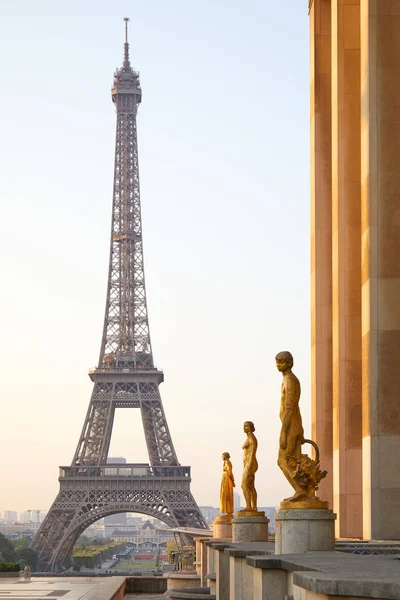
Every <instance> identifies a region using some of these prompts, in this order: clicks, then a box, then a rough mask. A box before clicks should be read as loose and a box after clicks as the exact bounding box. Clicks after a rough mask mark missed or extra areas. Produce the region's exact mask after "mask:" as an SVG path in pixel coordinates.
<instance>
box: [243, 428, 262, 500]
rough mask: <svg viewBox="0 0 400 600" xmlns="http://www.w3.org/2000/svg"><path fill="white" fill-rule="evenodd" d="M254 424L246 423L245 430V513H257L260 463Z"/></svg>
mask: <svg viewBox="0 0 400 600" xmlns="http://www.w3.org/2000/svg"><path fill="white" fill-rule="evenodd" d="M255 429H256V428H255V427H254V423H253V422H252V421H245V423H244V425H243V430H244V432H245V433H246V434H247V440H246V441H245V443H244V444H243V446H242V447H243V450H244V452H243V475H242V490H243V495H244V499H245V501H246V508H245V509H244V510H245V511H257V492H256V488H255V486H254V481H255V477H256V471H257V469H258V463H257V459H256V452H257V446H258V442H257V438H256V436H255V435H254V431H255Z"/></svg>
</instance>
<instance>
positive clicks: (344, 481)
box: [332, 0, 362, 538]
mask: <svg viewBox="0 0 400 600" xmlns="http://www.w3.org/2000/svg"><path fill="white" fill-rule="evenodd" d="M360 160H361V134H360V0H332V326H333V332H332V333H333V336H332V365H333V394H332V401H333V475H334V502H333V509H334V511H335V512H336V513H337V522H336V528H337V529H336V534H337V536H338V537H350V538H358V537H362V476H361V473H362V437H361V419H362V404H361V390H362V385H361V244H360V235H361V205H360V203H361V189H360V183H361V182H360V179H361V168H360Z"/></svg>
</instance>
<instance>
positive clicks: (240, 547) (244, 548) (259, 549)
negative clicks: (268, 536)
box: [224, 542, 275, 558]
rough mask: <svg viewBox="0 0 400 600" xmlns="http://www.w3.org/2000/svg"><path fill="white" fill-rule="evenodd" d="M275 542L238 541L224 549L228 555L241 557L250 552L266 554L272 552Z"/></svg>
mask: <svg viewBox="0 0 400 600" xmlns="http://www.w3.org/2000/svg"><path fill="white" fill-rule="evenodd" d="M274 552H275V544H274V543H273V542H238V543H236V544H232V545H231V546H229V547H228V548H225V549H224V553H225V554H227V555H228V556H239V557H241V558H243V557H246V556H250V555H252V554H257V555H262V556H268V554H274Z"/></svg>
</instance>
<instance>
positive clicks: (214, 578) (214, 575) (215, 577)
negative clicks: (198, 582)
mask: <svg viewBox="0 0 400 600" xmlns="http://www.w3.org/2000/svg"><path fill="white" fill-rule="evenodd" d="M206 579H211V580H212V581H216V580H217V574H216V573H209V574H208V575H206Z"/></svg>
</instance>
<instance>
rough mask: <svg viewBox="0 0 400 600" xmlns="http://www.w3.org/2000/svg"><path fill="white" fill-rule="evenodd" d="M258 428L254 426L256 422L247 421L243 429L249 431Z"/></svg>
mask: <svg viewBox="0 0 400 600" xmlns="http://www.w3.org/2000/svg"><path fill="white" fill-rule="evenodd" d="M255 430H256V428H255V427H254V423H253V421H245V422H244V424H243V431H245V432H246V433H247V432H248V431H255Z"/></svg>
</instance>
